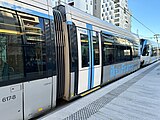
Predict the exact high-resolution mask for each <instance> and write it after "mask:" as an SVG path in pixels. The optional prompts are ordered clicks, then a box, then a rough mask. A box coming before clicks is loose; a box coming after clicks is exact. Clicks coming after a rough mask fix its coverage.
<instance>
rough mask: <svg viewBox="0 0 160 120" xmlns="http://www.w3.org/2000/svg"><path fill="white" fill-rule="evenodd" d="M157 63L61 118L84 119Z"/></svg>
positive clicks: (70, 119) (66, 119)
mask: <svg viewBox="0 0 160 120" xmlns="http://www.w3.org/2000/svg"><path fill="white" fill-rule="evenodd" d="M158 65H159V63H157V64H155V65H154V66H152V67H151V68H149V69H148V70H146V71H144V72H143V73H141V74H140V75H138V76H135V77H134V78H132V79H131V80H129V81H127V82H125V83H124V84H122V85H120V86H119V87H117V88H115V89H114V90H112V91H110V92H109V93H107V94H105V95H104V96H102V97H100V98H99V99H97V100H95V101H93V102H92V103H90V104H88V105H87V106H85V107H84V108H82V109H80V110H79V111H77V112H75V113H73V114H71V115H70V116H68V117H66V118H64V119H63V120H86V119H87V118H89V117H90V116H91V115H93V114H95V113H97V112H98V111H99V110H100V109H101V108H103V107H104V106H105V105H106V104H108V103H109V102H111V101H112V100H113V99H114V98H116V97H117V96H118V95H120V94H121V93H123V92H124V91H125V90H126V89H128V88H129V87H130V86H131V85H133V84H134V83H136V82H137V81H138V80H140V79H141V78H143V77H144V76H145V75H146V74H148V73H149V72H150V71H152V70H153V69H154V68H155V67H157V66H158Z"/></svg>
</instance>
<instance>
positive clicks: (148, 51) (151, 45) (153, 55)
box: [140, 39, 159, 66]
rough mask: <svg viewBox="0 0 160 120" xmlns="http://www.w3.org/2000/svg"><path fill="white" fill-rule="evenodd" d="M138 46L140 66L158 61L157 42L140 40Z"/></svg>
mask: <svg viewBox="0 0 160 120" xmlns="http://www.w3.org/2000/svg"><path fill="white" fill-rule="evenodd" d="M140 45H141V66H145V65H148V64H151V63H153V62H155V61H157V60H158V59H159V49H158V47H159V46H158V43H157V42H154V41H151V40H147V39H140Z"/></svg>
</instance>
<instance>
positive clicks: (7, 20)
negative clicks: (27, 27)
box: [0, 9, 24, 82]
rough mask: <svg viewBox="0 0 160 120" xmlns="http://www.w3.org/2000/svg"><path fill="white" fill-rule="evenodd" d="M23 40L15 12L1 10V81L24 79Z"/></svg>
mask: <svg viewBox="0 0 160 120" xmlns="http://www.w3.org/2000/svg"><path fill="white" fill-rule="evenodd" d="M21 44H22V40H21V33H20V26H19V23H18V18H17V16H16V14H15V13H14V11H11V10H5V11H3V10H2V9H0V81H1V82H3V81H10V80H13V79H20V78H23V77H24V71H23V70H24V68H23V67H24V65H23V52H22V47H21Z"/></svg>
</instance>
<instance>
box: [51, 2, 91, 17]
mask: <svg viewBox="0 0 160 120" xmlns="http://www.w3.org/2000/svg"><path fill="white" fill-rule="evenodd" d="M59 2H61V3H62V4H63V3H66V4H69V5H71V6H73V7H75V8H78V9H80V10H82V11H84V12H86V13H89V14H91V15H93V0H52V3H53V6H56V5H58V3H59Z"/></svg>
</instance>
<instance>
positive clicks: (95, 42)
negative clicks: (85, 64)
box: [93, 32, 99, 65]
mask: <svg viewBox="0 0 160 120" xmlns="http://www.w3.org/2000/svg"><path fill="white" fill-rule="evenodd" d="M94 34H95V36H93V50H94V65H99V38H98V32H93V35H94Z"/></svg>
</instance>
